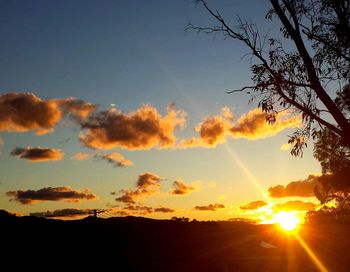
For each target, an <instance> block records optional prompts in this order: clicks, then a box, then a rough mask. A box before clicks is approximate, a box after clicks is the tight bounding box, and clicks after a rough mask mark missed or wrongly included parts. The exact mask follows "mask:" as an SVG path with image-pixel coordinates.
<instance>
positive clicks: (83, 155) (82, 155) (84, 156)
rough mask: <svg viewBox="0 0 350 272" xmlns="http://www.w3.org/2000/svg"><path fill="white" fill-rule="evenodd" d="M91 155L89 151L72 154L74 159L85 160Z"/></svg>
mask: <svg viewBox="0 0 350 272" xmlns="http://www.w3.org/2000/svg"><path fill="white" fill-rule="evenodd" d="M89 157H90V154H88V153H84V152H78V153H75V154H74V155H73V156H72V160H75V161H85V160H87V159H88V158H89Z"/></svg>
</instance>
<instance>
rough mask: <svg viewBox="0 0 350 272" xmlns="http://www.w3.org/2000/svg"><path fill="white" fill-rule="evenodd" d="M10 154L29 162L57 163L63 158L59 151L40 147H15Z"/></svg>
mask: <svg viewBox="0 0 350 272" xmlns="http://www.w3.org/2000/svg"><path fill="white" fill-rule="evenodd" d="M10 154H11V155H12V156H17V157H18V158H20V159H26V160H29V161H31V162H45V161H59V160H61V159H62V158H63V156H64V153H63V152H62V151H61V150H59V149H55V148H42V147H25V148H20V147H16V148H15V149H13V150H12V151H11V153H10Z"/></svg>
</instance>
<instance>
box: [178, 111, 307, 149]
mask: <svg viewBox="0 0 350 272" xmlns="http://www.w3.org/2000/svg"><path fill="white" fill-rule="evenodd" d="M267 117H268V115H267V114H266V113H264V112H262V111H261V109H259V108H256V109H253V110H251V111H249V112H248V113H246V114H244V115H242V116H241V117H240V118H239V119H238V120H237V121H235V120H234V117H233V114H232V113H231V111H230V109H229V108H227V107H224V108H222V110H221V114H220V115H216V116H209V117H207V118H205V119H204V121H203V122H202V123H200V124H199V125H198V126H196V131H197V132H198V133H199V136H198V137H192V138H189V139H184V140H181V141H180V142H179V143H178V145H177V146H178V148H191V147H208V148H210V147H216V146H217V145H218V144H222V143H224V142H225V141H226V139H227V137H228V136H231V137H232V138H235V139H238V138H241V139H249V140H257V139H262V138H267V137H271V136H274V135H276V134H277V133H279V132H280V131H282V130H283V129H286V128H292V127H298V126H300V125H301V123H302V120H301V118H300V117H299V116H298V117H292V116H290V115H289V114H288V113H287V112H281V113H279V114H278V115H276V121H275V123H274V124H269V123H268V122H267Z"/></svg>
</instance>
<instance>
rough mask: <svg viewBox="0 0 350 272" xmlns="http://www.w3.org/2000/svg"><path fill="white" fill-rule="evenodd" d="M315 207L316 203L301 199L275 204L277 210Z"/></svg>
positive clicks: (305, 209)
mask: <svg viewBox="0 0 350 272" xmlns="http://www.w3.org/2000/svg"><path fill="white" fill-rule="evenodd" d="M315 208H316V204H315V203H312V202H304V201H300V200H294V201H287V202H284V203H280V204H275V205H274V206H273V209H274V210H275V211H311V210H314V209H315Z"/></svg>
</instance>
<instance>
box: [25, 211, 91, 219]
mask: <svg viewBox="0 0 350 272" xmlns="http://www.w3.org/2000/svg"><path fill="white" fill-rule="evenodd" d="M91 212H92V210H91V209H62V210H54V211H46V212H35V213H30V215H31V216H37V217H46V218H76V217H81V216H84V215H88V214H90V213H91Z"/></svg>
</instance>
